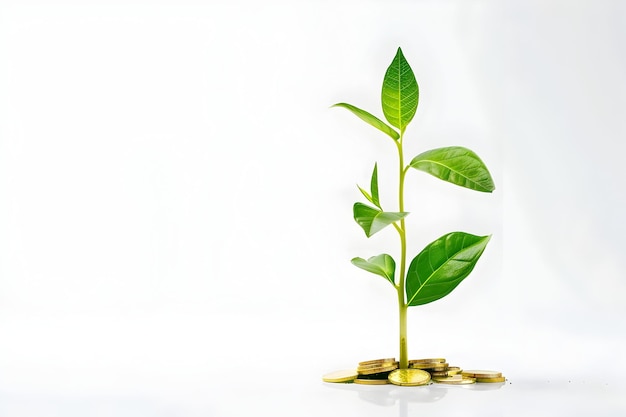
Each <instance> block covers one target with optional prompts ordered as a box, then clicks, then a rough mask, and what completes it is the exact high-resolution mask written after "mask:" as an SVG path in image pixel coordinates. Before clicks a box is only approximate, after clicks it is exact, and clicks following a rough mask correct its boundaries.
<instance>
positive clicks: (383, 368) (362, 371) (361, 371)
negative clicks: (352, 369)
mask: <svg viewBox="0 0 626 417" xmlns="http://www.w3.org/2000/svg"><path fill="white" fill-rule="evenodd" d="M394 369H398V365H395V364H394V365H389V366H380V367H371V368H359V369H357V373H358V374H359V375H370V374H378V373H381V372H391V371H393V370H394Z"/></svg>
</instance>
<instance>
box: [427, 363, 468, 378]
mask: <svg viewBox="0 0 626 417" xmlns="http://www.w3.org/2000/svg"><path fill="white" fill-rule="evenodd" d="M428 372H429V373H430V375H431V376H432V377H433V378H434V377H438V378H445V377H448V376H452V375H457V374H459V373H460V372H461V368H459V367H458V366H450V367H448V369H446V370H445V371H432V370H429V371H428Z"/></svg>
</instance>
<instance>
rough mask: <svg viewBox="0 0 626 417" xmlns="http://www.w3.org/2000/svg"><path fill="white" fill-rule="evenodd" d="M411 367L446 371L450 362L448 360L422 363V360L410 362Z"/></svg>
mask: <svg viewBox="0 0 626 417" xmlns="http://www.w3.org/2000/svg"><path fill="white" fill-rule="evenodd" d="M409 368H413V369H430V370H433V371H445V370H447V369H448V364H447V363H446V362H442V363H432V362H431V363H420V362H415V363H410V364H409Z"/></svg>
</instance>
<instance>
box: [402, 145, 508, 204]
mask: <svg viewBox="0 0 626 417" xmlns="http://www.w3.org/2000/svg"><path fill="white" fill-rule="evenodd" d="M409 165H410V166H411V167H413V168H415V169H419V170H420V171H424V172H427V173H429V174H431V175H434V176H435V177H437V178H440V179H442V180H444V181H448V182H451V183H452V184H456V185H460V186H461V187H465V188H470V189H472V190H476V191H482V192H486V193H490V192H492V191H493V190H495V188H496V187H495V186H494V184H493V179H492V178H491V174H490V173H489V171H488V170H487V167H486V166H485V164H484V163H483V161H481V160H480V158H479V157H478V155H476V154H475V153H474V152H472V151H471V150H469V149H467V148H463V147H461V146H450V147H447V148H438V149H432V150H430V151H426V152H424V153H421V154H419V155H417V156H416V157H415V158H413V160H412V161H411V163H410V164H409Z"/></svg>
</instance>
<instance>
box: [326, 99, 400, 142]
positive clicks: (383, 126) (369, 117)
mask: <svg viewBox="0 0 626 417" xmlns="http://www.w3.org/2000/svg"><path fill="white" fill-rule="evenodd" d="M332 107H343V108H344V109H348V110H350V111H351V112H352V113H354V114H356V115H357V116H358V117H359V118H360V119H361V120H364V121H366V122H367V123H369V124H370V125H372V126H374V127H375V128H376V129H378V130H380V131H381V132H383V133H386V134H387V135H389V136H391V138H392V139H394V140H397V139H399V138H400V134H398V132H396V131H395V130H393V129H392V128H391V126H389V125H388V124H387V123H385V122H383V121H382V120H380V119H379V118H378V117H376V116H374V115H373V114H371V113H368V112H366V111H365V110H361V109H359V108H358V107H355V106H353V105H352V104H348V103H337V104H334V105H333V106H332Z"/></svg>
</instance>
